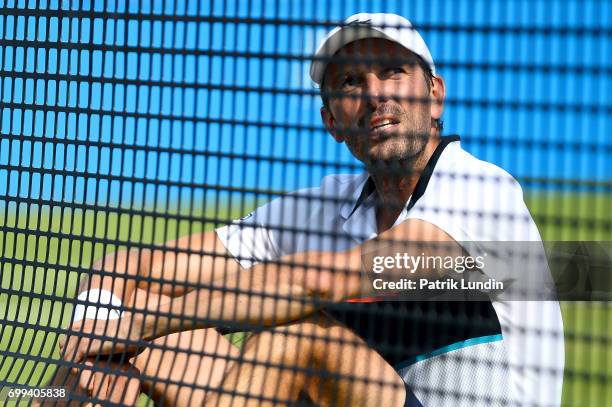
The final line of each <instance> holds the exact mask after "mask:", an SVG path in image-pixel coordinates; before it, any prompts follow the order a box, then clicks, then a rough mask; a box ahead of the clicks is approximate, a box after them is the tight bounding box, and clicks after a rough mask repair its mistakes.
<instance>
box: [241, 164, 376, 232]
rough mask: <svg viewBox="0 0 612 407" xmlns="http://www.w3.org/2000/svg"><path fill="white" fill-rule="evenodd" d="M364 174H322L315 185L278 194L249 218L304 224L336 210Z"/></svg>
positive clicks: (348, 197) (352, 192) (360, 182)
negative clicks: (319, 181)
mask: <svg viewBox="0 0 612 407" xmlns="http://www.w3.org/2000/svg"><path fill="white" fill-rule="evenodd" d="M366 178H367V174H332V175H328V176H325V177H323V179H322V180H321V183H320V185H319V186H318V187H313V188H302V189H298V190H295V191H292V192H290V193H285V194H282V195H281V196H279V197H277V198H275V199H273V200H272V201H270V202H268V203H267V204H265V205H263V206H261V207H259V208H258V209H256V210H255V211H254V212H253V217H252V218H253V221H254V222H257V223H259V224H262V223H263V224H268V223H270V221H271V220H272V222H273V223H276V224H285V225H286V224H287V223H288V222H289V223H292V224H294V225H295V224H302V225H303V224H307V223H308V222H309V219H313V218H314V219H316V218H319V217H321V216H322V215H323V214H324V213H325V214H333V213H339V212H340V207H341V206H342V205H343V204H344V203H345V202H346V201H347V200H349V199H350V198H351V197H352V196H353V194H354V192H355V190H356V188H358V187H359V185H360V184H362V183H363V182H364V181H365V179H366Z"/></svg>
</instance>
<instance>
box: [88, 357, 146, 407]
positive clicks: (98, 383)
mask: <svg viewBox="0 0 612 407" xmlns="http://www.w3.org/2000/svg"><path fill="white" fill-rule="evenodd" d="M84 364H85V366H84V367H85V368H84V369H83V370H82V371H81V372H80V376H79V387H80V388H81V389H83V390H84V391H85V392H86V393H87V395H88V396H89V397H90V398H96V399H98V400H102V401H111V402H113V403H117V404H121V405H128V406H134V405H136V404H137V402H138V396H139V395H140V372H139V371H138V369H136V367H134V366H133V365H132V364H130V363H128V362H125V363H121V364H120V363H117V362H114V361H97V362H95V364H94V362H93V361H91V360H87V361H85V363H84ZM106 369H109V370H110V372H109V371H108V370H107V371H104V370H106ZM90 404H91V403H90ZM96 405H99V404H96Z"/></svg>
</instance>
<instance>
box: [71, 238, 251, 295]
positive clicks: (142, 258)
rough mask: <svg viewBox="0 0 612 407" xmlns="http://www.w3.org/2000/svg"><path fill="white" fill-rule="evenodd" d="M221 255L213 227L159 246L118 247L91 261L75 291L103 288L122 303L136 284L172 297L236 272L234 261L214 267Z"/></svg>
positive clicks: (220, 244)
mask: <svg viewBox="0 0 612 407" xmlns="http://www.w3.org/2000/svg"><path fill="white" fill-rule="evenodd" d="M202 253H204V254H202ZM224 256H227V251H226V249H225V246H223V243H221V241H220V240H219V239H218V237H217V235H216V233H215V232H214V231H210V232H203V233H196V234H193V235H190V236H185V237H182V238H180V239H177V240H174V241H170V242H168V243H166V244H165V245H164V248H163V249H132V250H119V251H116V252H114V253H110V254H108V255H106V256H105V257H103V258H102V259H100V260H98V261H96V262H95V263H94V264H93V265H92V267H91V268H92V273H91V274H90V275H88V276H87V277H86V278H84V279H83V280H82V281H81V283H80V285H79V289H78V292H79V293H81V292H83V291H86V290H92V289H96V288H97V289H103V290H107V291H110V292H112V293H113V294H114V295H116V296H117V298H119V299H120V300H121V302H122V303H124V304H127V303H128V302H129V301H130V300H131V299H132V295H133V293H134V291H135V289H136V288H141V289H146V290H150V291H151V292H155V293H159V294H163V295H167V296H171V297H176V296H179V295H184V294H185V293H186V292H188V291H191V290H192V288H190V286H194V285H198V284H200V285H201V284H204V285H206V284H211V283H212V281H214V280H215V279H219V278H222V277H226V276H227V275H231V274H233V273H237V272H238V270H240V266H239V265H238V264H237V263H235V262H232V263H228V264H227V265H226V266H225V268H223V269H221V268H219V267H215V265H216V263H215V262H218V261H221V260H222V258H223V257H224ZM99 271H102V272H103V273H100V272H99ZM148 279H151V281H152V282H149V281H147V280H148Z"/></svg>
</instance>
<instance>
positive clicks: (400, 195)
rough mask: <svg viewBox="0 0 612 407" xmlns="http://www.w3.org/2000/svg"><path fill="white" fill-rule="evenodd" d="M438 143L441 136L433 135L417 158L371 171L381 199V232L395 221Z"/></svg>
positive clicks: (379, 207) (379, 219)
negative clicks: (383, 169) (378, 170)
mask: <svg viewBox="0 0 612 407" xmlns="http://www.w3.org/2000/svg"><path fill="white" fill-rule="evenodd" d="M438 144H440V136H439V135H438V134H435V135H432V137H430V139H429V141H428V142H427V144H426V145H425V148H424V149H423V152H422V153H421V154H420V155H419V156H418V157H417V158H416V159H414V160H409V161H408V160H407V161H402V162H399V163H397V164H396V165H394V166H390V167H391V168H389V169H388V170H386V171H384V172H372V173H371V176H372V179H373V180H374V184H375V185H376V193H377V194H378V199H379V206H378V209H377V211H376V217H377V220H378V229H379V233H382V232H383V231H384V230H387V229H388V228H390V227H391V226H392V225H393V223H395V220H396V219H397V216H398V215H399V213H400V212H401V211H402V209H403V208H404V206H405V205H406V202H407V201H408V198H409V197H410V196H411V195H412V193H413V191H414V188H415V187H416V184H417V182H418V181H419V178H420V176H421V173H422V172H423V170H424V169H425V166H426V165H427V163H428V162H429V159H430V158H431V156H432V155H433V153H434V151H435V150H436V147H438ZM381 229H382V230H381Z"/></svg>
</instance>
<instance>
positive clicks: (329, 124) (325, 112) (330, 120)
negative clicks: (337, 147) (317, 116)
mask: <svg viewBox="0 0 612 407" xmlns="http://www.w3.org/2000/svg"><path fill="white" fill-rule="evenodd" d="M321 120H322V121H323V125H324V126H325V129H326V130H327V131H328V132H329V134H331V135H332V137H333V138H334V140H336V142H338V143H342V142H344V138H343V137H342V136H341V135H340V134H339V132H338V130H337V128H336V126H337V125H336V119H334V116H333V115H332V113H331V112H330V111H329V109H327V108H326V107H325V106H323V107H321Z"/></svg>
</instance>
